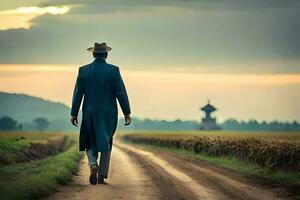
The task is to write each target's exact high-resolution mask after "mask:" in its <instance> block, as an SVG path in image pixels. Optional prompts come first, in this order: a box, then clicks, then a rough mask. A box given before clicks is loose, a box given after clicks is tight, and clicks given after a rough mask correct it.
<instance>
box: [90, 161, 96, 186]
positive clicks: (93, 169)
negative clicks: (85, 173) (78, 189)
mask: <svg viewBox="0 0 300 200" xmlns="http://www.w3.org/2000/svg"><path fill="white" fill-rule="evenodd" d="M97 171H98V166H97V165H92V166H91V174H90V183H91V184H92V185H96V184H97V181H98V178H97Z"/></svg>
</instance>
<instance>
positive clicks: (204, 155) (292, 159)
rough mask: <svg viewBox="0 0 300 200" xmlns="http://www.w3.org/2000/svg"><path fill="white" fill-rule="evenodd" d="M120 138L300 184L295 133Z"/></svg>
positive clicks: (299, 141) (160, 134) (299, 143)
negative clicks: (242, 167)
mask: <svg viewBox="0 0 300 200" xmlns="http://www.w3.org/2000/svg"><path fill="white" fill-rule="evenodd" d="M123 138H124V139H125V140H126V141H129V142H131V143H134V144H140V145H144V146H145V145H147V146H148V147H149V146H150V147H152V148H160V149H165V150H169V151H170V150H171V151H173V152H176V153H179V154H182V155H185V156H190V157H194V158H198V159H202V160H206V161H209V162H211V163H214V164H218V165H220V166H224V167H227V168H230V169H234V170H237V171H240V172H242V173H246V174H248V175H256V176H261V177H265V178H270V179H273V180H274V181H278V182H281V183H285V184H290V185H300V175H299V172H300V134H299V133H284V132H223V131H212V132H210V131H207V132H204V131H203V132H199V131H192V132H156V133H155V132H154V133H153V132H143V133H134V134H125V135H124V136H123ZM236 165H239V166H238V167H237V166H236ZM241 166H244V169H241ZM249 169H250V170H249Z"/></svg>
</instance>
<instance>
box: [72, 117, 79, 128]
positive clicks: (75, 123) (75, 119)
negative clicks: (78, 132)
mask: <svg viewBox="0 0 300 200" xmlns="http://www.w3.org/2000/svg"><path fill="white" fill-rule="evenodd" d="M71 123H72V124H73V126H78V120H77V117H74V116H71Z"/></svg>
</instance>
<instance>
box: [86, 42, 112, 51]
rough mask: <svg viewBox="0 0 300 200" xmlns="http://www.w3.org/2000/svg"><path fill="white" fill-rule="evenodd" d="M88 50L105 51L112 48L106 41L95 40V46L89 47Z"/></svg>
mask: <svg viewBox="0 0 300 200" xmlns="http://www.w3.org/2000/svg"><path fill="white" fill-rule="evenodd" d="M86 50H88V51H90V52H95V53H105V52H109V51H110V50H112V48H111V47H109V46H107V45H106V43H105V42H103V43H101V44H99V43H96V42H95V44H94V47H90V48H87V49H86Z"/></svg>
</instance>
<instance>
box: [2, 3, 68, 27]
mask: <svg viewBox="0 0 300 200" xmlns="http://www.w3.org/2000/svg"><path fill="white" fill-rule="evenodd" d="M69 10H70V9H69V7H67V6H62V7H56V6H50V7H35V6H30V7H18V8H16V9H13V10H4V11H0V31H1V30H9V29H18V28H24V29H29V28H30V27H31V26H32V20H33V19H35V18H37V17H39V16H41V15H45V14H51V15H63V14H66V13H67V12H68V11H69Z"/></svg>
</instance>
